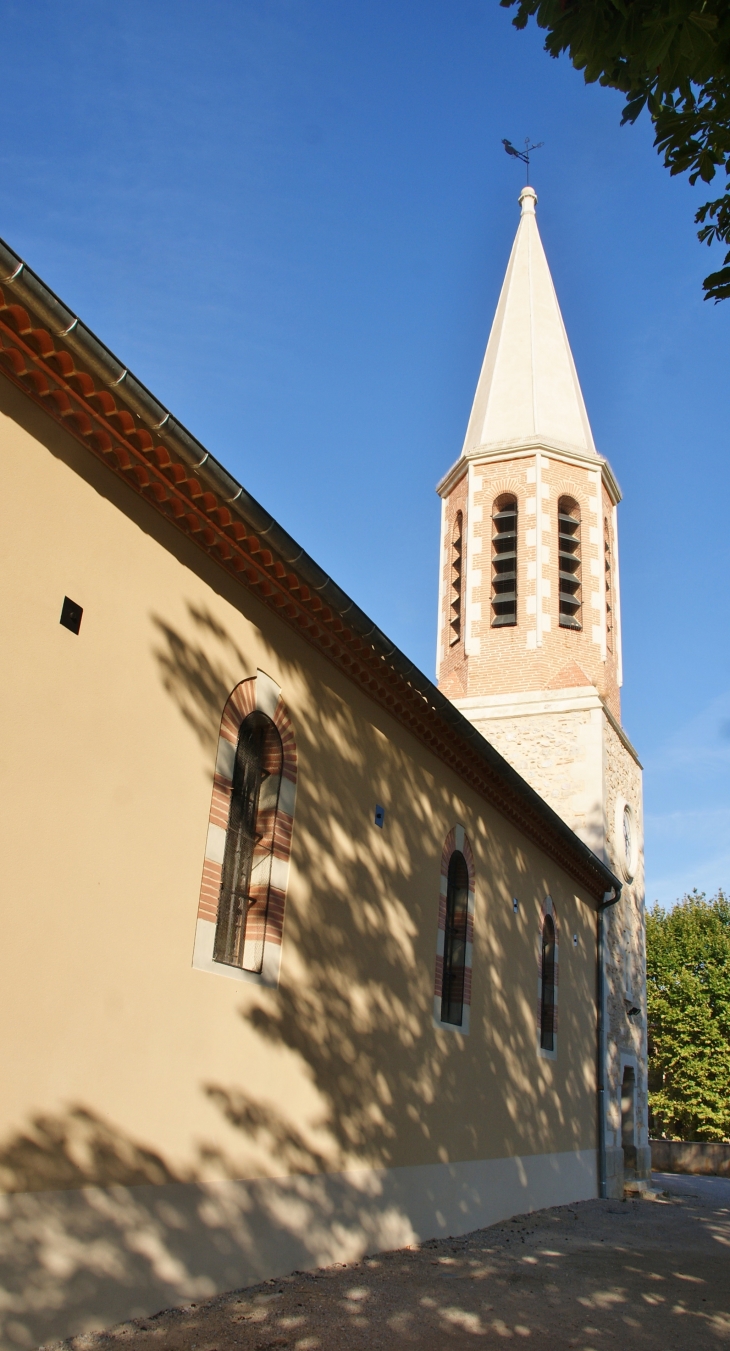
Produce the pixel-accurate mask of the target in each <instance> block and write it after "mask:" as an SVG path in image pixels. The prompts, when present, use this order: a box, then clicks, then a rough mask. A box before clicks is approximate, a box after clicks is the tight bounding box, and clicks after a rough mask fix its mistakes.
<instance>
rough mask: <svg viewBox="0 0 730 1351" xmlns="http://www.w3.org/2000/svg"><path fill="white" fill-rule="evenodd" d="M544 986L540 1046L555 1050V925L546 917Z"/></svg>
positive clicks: (542, 987) (543, 945)
mask: <svg viewBox="0 0 730 1351" xmlns="http://www.w3.org/2000/svg"><path fill="white" fill-rule="evenodd" d="M541 975H542V984H541V995H540V1046H541V1048H542V1050H543V1051H553V1050H554V1049H555V925H554V923H553V921H552V918H551V916H550V915H546V916H545V919H544V921H543V926H542V966H541Z"/></svg>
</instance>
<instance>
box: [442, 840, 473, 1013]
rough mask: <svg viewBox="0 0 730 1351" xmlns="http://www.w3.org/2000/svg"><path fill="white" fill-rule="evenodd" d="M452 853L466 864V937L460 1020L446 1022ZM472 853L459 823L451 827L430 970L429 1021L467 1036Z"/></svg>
mask: <svg viewBox="0 0 730 1351" xmlns="http://www.w3.org/2000/svg"><path fill="white" fill-rule="evenodd" d="M455 853H459V854H462V855H463V857H464V862H465V863H466V869H467V877H468V890H467V905H466V937H465V943H464V987H463V1003H462V1020H461V1023H452V1022H447V1021H445V1020H444V1019H443V1018H442V1017H441V1013H442V1003H443V988H444V956H445V949H446V941H447V933H446V930H447V903H448V892H449V865H450V863H451V859H452V856H453V855H454V854H455ZM474 900H475V895H474V854H473V851H472V847H471V843H470V841H469V837H468V835H467V833H466V831H465V829H464V827H463V826H462V825H456V826H453V827H452V829H451V830H450V831H449V833H448V835H447V836H446V839H445V841H444V846H443V849H442V851H441V879H440V890H439V907H438V928H437V935H436V967H435V973H434V994H433V1022H434V1027H437V1028H440V1029H443V1031H445V1032H457V1033H461V1035H462V1036H468V1035H469V1023H470V1011H471V989H472V962H473V956H474Z"/></svg>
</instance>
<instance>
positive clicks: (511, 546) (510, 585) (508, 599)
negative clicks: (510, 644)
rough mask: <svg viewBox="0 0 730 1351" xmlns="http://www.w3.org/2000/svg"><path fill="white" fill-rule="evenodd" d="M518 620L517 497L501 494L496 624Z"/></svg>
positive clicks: (495, 536) (496, 525) (495, 550)
mask: <svg viewBox="0 0 730 1351" xmlns="http://www.w3.org/2000/svg"><path fill="white" fill-rule="evenodd" d="M516 623H517V498H516V497H511V496H510V497H498V498H497V500H496V502H495V503H494V509H493V511H492V628H493V629H496V628H503V627H505V626H507V625H510V624H512V625H514V624H516Z"/></svg>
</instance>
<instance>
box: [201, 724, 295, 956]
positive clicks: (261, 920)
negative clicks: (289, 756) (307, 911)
mask: <svg viewBox="0 0 730 1351" xmlns="http://www.w3.org/2000/svg"><path fill="white" fill-rule="evenodd" d="M282 768H283V751H282V744H281V737H280V736H279V732H278V730H277V728H276V726H275V725H274V723H273V722H272V720H271V718H269V717H268V716H267V714H266V713H262V712H260V710H258V709H255V710H254V711H253V712H252V713H249V714H248V717H246V718H244V719H243V722H242V723H241V726H240V728H239V732H238V741H237V744H236V758H235V762H234V766H233V786H232V789H231V805H230V812H229V817H228V829H227V831H226V846H225V852H224V855H223V875H222V878H221V890H220V899H219V901H218V918H217V922H216V930H215V946H214V949H213V959H214V961H216V962H225V963H227V964H228V965H230V966H240V967H243V969H244V970H245V971H260V970H261V966H262V962H263V955H264V935H265V933H266V912H267V909H268V903H269V884H270V881H271V863H272V858H273V852H274V833H275V826H276V810H277V807H278V804H279V789H280V787H281V773H282Z"/></svg>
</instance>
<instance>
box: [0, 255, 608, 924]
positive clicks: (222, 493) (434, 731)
mask: <svg viewBox="0 0 730 1351" xmlns="http://www.w3.org/2000/svg"><path fill="white" fill-rule="evenodd" d="M0 288H1V290H0V369H2V370H3V372H4V373H5V375H6V376H7V377H8V378H9V379H10V380H11V381H12V382H13V383H14V384H15V385H16V386H17V387H18V388H19V389H21V390H22V391H23V392H24V393H25V394H26V395H27V396H28V398H30V399H32V400H33V402H35V403H36V404H38V405H39V406H40V407H42V408H43V409H44V410H45V411H46V412H47V413H48V414H49V416H50V417H51V418H53V419H54V420H55V421H56V422H57V423H59V424H60V425H61V426H63V427H64V428H65V429H66V430H67V431H68V432H69V433H70V434H71V435H72V436H74V437H75V438H76V439H77V440H78V441H80V442H81V443H82V444H83V445H85V446H86V447H87V448H88V450H89V452H90V453H91V454H93V455H94V456H95V457H96V458H97V459H100V460H103V461H104V463H105V464H106V465H107V466H108V468H109V471H110V472H111V473H113V474H115V475H117V476H118V477H119V478H122V479H123V480H124V481H125V482H127V483H128V484H129V486H130V487H131V488H132V489H133V490H134V491H135V492H136V493H138V494H140V495H141V496H142V497H144V498H145V499H146V500H147V501H148V502H149V503H150V504H151V506H152V507H153V508H154V509H155V510H156V511H158V512H160V513H161V514H162V515H164V516H165V517H166V519H168V520H170V521H172V522H173V523H174V524H175V525H176V526H177V527H178V529H180V530H181V531H182V532H183V533H184V534H186V535H188V536H189V538H190V539H192V540H193V541H194V542H195V543H196V544H197V545H198V546H199V547H200V548H201V549H202V550H204V552H206V553H207V554H208V555H209V556H210V557H212V558H213V559H214V560H215V562H216V563H217V564H218V566H219V567H221V568H224V569H225V570H226V571H227V572H228V573H230V574H232V575H233V576H234V577H235V578H236V579H237V580H238V581H239V584H240V585H241V586H242V587H244V588H245V589H247V590H248V591H250V592H252V593H253V594H254V595H255V596H256V597H257V599H258V600H260V601H261V602H262V603H263V604H264V605H265V606H267V607H268V608H269V609H270V610H272V611H273V612H274V613H275V614H277V615H278V616H279V617H280V618H281V619H282V620H284V621H285V622H286V623H288V624H290V625H291V626H292V627H293V628H295V629H296V630H297V631H298V632H299V633H300V634H301V635H302V637H303V638H304V639H305V640H306V641H307V642H308V643H310V644H311V645H312V646H313V647H315V648H316V649H318V651H320V652H321V653H324V654H325V655H326V656H327V657H328V659H329V660H330V661H331V662H332V663H333V664H334V665H335V666H337V667H338V668H339V669H340V670H341V671H343V672H344V673H345V675H346V676H347V677H348V678H349V679H350V680H352V681H353V682H354V683H355V684H356V685H358V686H359V687H360V688H361V689H363V690H364V691H365V692H366V693H367V694H368V695H369V696H370V698H372V699H373V700H375V702H377V703H379V704H380V705H382V706H383V707H384V708H385V709H387V711H388V712H389V713H390V714H391V715H392V716H393V717H395V718H396V719H397V720H398V721H399V722H400V723H401V724H402V725H403V726H404V727H406V728H408V730H409V731H410V732H411V733H413V735H415V736H416V737H417V738H418V739H419V740H420V741H421V742H422V743H423V744H424V745H425V746H426V747H427V748H428V749H429V750H431V751H432V752H433V754H434V755H436V756H437V757H438V758H439V759H440V760H441V761H442V762H443V763H444V764H446V765H448V766H449V768H450V769H452V770H453V771H455V772H456V773H457V774H459V775H460V776H461V778H462V779H463V780H464V781H465V782H466V783H467V784H469V785H470V786H471V787H472V788H473V789H475V790H476V791H477V792H478V793H479V794H481V796H482V797H483V798H484V800H485V801H487V802H489V803H490V804H491V805H492V806H493V807H495V808H496V809H497V810H498V811H499V812H501V814H502V815H503V816H504V817H505V818H506V819H507V820H509V821H511V822H512V823H513V824H514V825H515V826H517V827H518V829H519V830H521V831H522V832H523V833H524V834H525V835H526V836H527V837H528V838H530V839H531V840H532V841H533V842H534V843H535V844H537V845H538V847H539V848H540V849H542V850H543V851H544V853H545V854H547V855H548V856H549V857H550V858H552V859H553V860H554V861H555V862H557V863H558V864H559V865H560V866H561V867H562V868H564V869H565V870H566V872H568V873H569V874H570V875H571V876H572V877H573V879H574V880H575V881H576V882H577V883H578V884H579V885H580V886H581V887H583V888H585V889H586V890H587V891H588V892H589V894H591V895H592V896H593V897H594V898H596V899H597V900H601V899H602V898H603V896H604V894H605V893H606V892H607V891H608V890H610V889H612V888H614V887H616V888H618V887H619V882H618V880H617V878H616V877H614V875H613V873H612V872H611V870H610V869H609V868H608V867H607V866H606V864H605V863H604V862H603V861H602V860H601V859H599V858H598V857H597V856H596V855H595V854H594V853H593V851H592V850H591V849H589V847H588V846H587V845H586V844H584V843H583V841H582V840H580V839H579V838H578V836H577V835H575V834H574V832H573V831H572V830H570V828H569V827H568V826H567V825H566V824H565V822H564V821H563V820H562V819H561V817H559V816H558V815H557V813H556V812H554V811H553V810H552V808H551V807H549V806H548V804H547V803H546V802H544V801H543V799H542V798H541V797H540V796H539V795H538V794H537V793H536V792H535V791H534V789H533V788H531V787H530V785H529V784H528V783H526V782H525V780H524V779H522V778H521V777H520V775H519V774H518V773H517V772H516V770H514V769H513V768H512V766H511V765H509V764H508V763H507V761H506V760H504V759H503V758H502V756H501V755H499V754H498V752H497V751H496V750H495V749H494V747H493V746H491V745H490V744H489V742H488V741H486V740H485V738H484V737H483V736H482V735H481V733H479V732H478V731H477V730H476V728H474V727H473V726H472V725H471V723H470V722H468V721H467V719H466V718H465V717H464V716H463V714H461V713H460V712H459V711H458V709H456V708H455V707H454V705H453V704H452V703H451V701H450V700H449V699H447V698H446V697H445V696H444V695H443V694H441V693H440V691H439V690H438V689H436V687H435V686H434V685H433V684H432V683H431V681H430V680H428V679H427V677H426V676H425V675H423V674H422V672H421V671H419V670H418V668H417V667H416V666H415V665H414V664H413V662H411V661H409V659H408V658H407V657H406V656H405V655H404V654H403V653H402V652H401V651H399V649H398V648H397V647H396V645H395V643H393V642H391V641H390V639H389V638H387V637H386V636H385V634H384V633H382V632H381V631H380V629H379V628H378V627H377V626H376V625H375V624H374V623H373V621H372V620H371V619H369V618H368V616H367V615H366V614H364V612H363V611H362V610H360V609H359V608H358V606H357V605H356V604H355V603H354V601H352V600H351V599H350V597H349V596H347V595H346V594H345V592H344V591H342V590H341V588H340V587H339V586H337V584H336V582H334V581H332V579H331V578H330V577H328V576H327V575H326V573H325V572H323V570H322V569H321V568H320V567H319V566H318V565H317V563H316V562H315V561H314V559H312V558H311V557H310V556H309V554H307V553H306V552H305V550H304V549H302V548H301V547H300V546H299V545H298V544H297V543H296V541H295V540H293V539H292V537H291V536H290V535H288V534H287V532H286V531H285V530H283V529H282V527H281V526H280V525H279V524H278V522H277V521H275V520H274V518H273V516H271V515H270V514H269V513H268V512H267V511H266V510H265V509H264V508H263V507H262V506H261V505H260V504H259V503H258V502H257V501H256V500H255V499H254V498H253V497H251V496H250V494H249V493H247V492H246V490H245V488H243V487H242V486H241V484H239V483H237V482H236V480H235V479H234V478H233V477H232V476H231V475H230V474H229V473H228V472H227V470H226V469H224V468H223V466H222V465H221V464H219V463H218V461H217V460H216V459H214V457H213V456H212V455H211V454H210V452H209V451H207V450H206V449H205V447H204V446H203V445H201V443H200V442H199V441H198V440H196V438H195V437H194V436H192V435H191V433H190V432H188V431H187V430H186V428H185V427H184V426H183V425H182V424H181V423H180V422H178V421H177V419H176V418H175V417H174V416H173V415H172V414H171V413H170V412H169V411H168V409H166V408H165V407H164V406H163V405H162V404H161V403H159V402H158V400H157V399H155V397H154V395H152V394H151V393H150V392H149V390H148V389H146V388H145V386H144V385H143V384H142V383H141V382H140V381H139V380H138V379H137V378H136V377H135V376H134V375H133V374H132V373H131V372H130V371H129V370H127V368H126V367H125V366H124V365H123V364H122V363H121V362H120V361H119V360H118V359H117V357H115V356H114V354H113V353H112V352H110V351H109V349H108V348H107V347H105V346H104V344H103V343H102V342H100V341H99V339H98V338H97V337H95V335H94V334H93V333H92V332H91V330H90V329H89V328H87V327H86V325H85V324H83V323H82V321H81V320H80V319H79V318H78V317H77V315H75V314H73V313H72V312H71V311H70V310H69V309H68V308H67V307H66V306H65V305H64V304H63V302H62V301H61V300H59V298H58V297H57V296H56V295H55V294H54V293H53V291H51V290H50V289H49V287H47V286H46V285H45V283H44V282H43V281H42V280H41V279H40V277H38V276H37V275H36V274H35V273H34V272H33V271H32V270H31V269H30V268H29V267H27V266H26V264H25V263H24V262H23V261H22V260H21V259H20V258H19V257H18V255H17V254H15V253H14V252H13V250H12V249H11V248H9V246H8V245H7V244H5V243H3V241H2V240H0Z"/></svg>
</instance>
